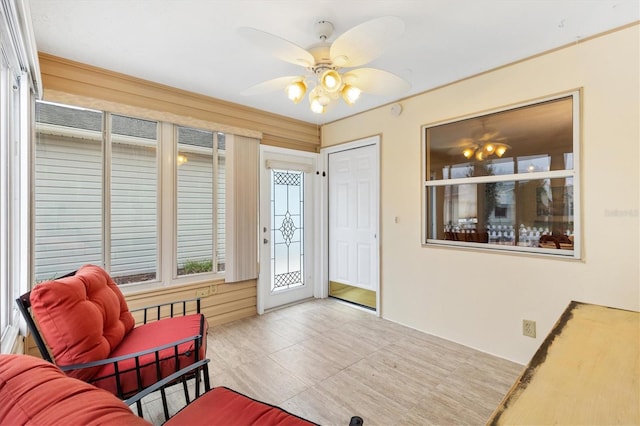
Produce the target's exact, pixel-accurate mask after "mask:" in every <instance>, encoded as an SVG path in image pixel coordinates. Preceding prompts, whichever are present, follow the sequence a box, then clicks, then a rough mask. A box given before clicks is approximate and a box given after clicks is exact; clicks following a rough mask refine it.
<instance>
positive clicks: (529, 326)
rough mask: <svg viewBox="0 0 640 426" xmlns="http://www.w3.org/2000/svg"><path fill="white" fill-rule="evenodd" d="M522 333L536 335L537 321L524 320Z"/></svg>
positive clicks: (530, 335)
mask: <svg viewBox="0 0 640 426" xmlns="http://www.w3.org/2000/svg"><path fill="white" fill-rule="evenodd" d="M522 334H523V335H525V336H529V337H533V338H535V337H536V322H535V321H533V320H522Z"/></svg>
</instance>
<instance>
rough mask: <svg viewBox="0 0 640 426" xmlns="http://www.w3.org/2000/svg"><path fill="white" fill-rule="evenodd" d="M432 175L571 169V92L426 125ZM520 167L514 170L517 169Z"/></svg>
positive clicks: (453, 175) (462, 175)
mask: <svg viewBox="0 0 640 426" xmlns="http://www.w3.org/2000/svg"><path fill="white" fill-rule="evenodd" d="M426 132H427V135H426V136H427V142H428V147H429V148H428V149H429V156H428V161H429V163H430V164H429V166H430V167H429V180H438V179H456V178H461V177H473V176H497V175H507V174H513V173H531V172H538V171H551V170H571V169H572V168H573V162H572V161H570V160H568V159H567V155H570V154H571V153H572V152H573V100H572V98H571V97H566V98H562V99H557V100H553V101H548V102H543V103H539V104H535V105H529V106H525V107H521V108H516V109H512V110H508V111H503V112H498V113H494V114H489V115H484V116H480V117H474V118H470V119H467V120H461V121H457V122H454V123H448V124H443V125H440V126H434V127H430V128H428V129H426ZM514 169H515V170H514Z"/></svg>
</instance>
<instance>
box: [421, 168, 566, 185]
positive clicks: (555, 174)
mask: <svg viewBox="0 0 640 426" xmlns="http://www.w3.org/2000/svg"><path fill="white" fill-rule="evenodd" d="M574 175H575V172H574V170H553V171H548V172H533V173H519V174H509V175H498V176H474V177H468V178H456V179H439V180H427V181H425V183H424V185H425V186H427V187H431V186H448V185H465V184H473V183H492V182H512V181H516V182H518V181H523V180H541V179H558V178H567V177H573V176H574Z"/></svg>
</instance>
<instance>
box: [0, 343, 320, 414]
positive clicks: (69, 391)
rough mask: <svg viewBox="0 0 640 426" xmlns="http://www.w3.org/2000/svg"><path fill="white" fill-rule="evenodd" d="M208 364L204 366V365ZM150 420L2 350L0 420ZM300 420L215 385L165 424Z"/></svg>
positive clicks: (91, 388) (47, 366) (49, 369)
mask: <svg viewBox="0 0 640 426" xmlns="http://www.w3.org/2000/svg"><path fill="white" fill-rule="evenodd" d="M205 367H206V366H205ZM97 424H114V425H115V424H117V425H123V426H124V425H146V426H148V425H150V423H148V422H147V421H146V420H144V419H143V418H140V417H138V416H136V415H135V414H134V413H133V412H132V411H131V409H130V408H129V407H128V406H127V405H126V404H125V403H124V402H122V401H121V400H120V399H118V398H117V397H116V396H115V395H113V394H111V393H110V392H107V391H105V390H103V389H99V388H97V387H95V386H92V385H90V384H88V383H86V382H83V381H81V380H78V379H74V378H71V377H68V376H67V375H65V374H64V373H63V372H62V371H61V370H60V369H59V368H57V367H56V366H55V365H53V364H51V363H48V362H46V361H44V360H41V359H39V358H35V357H31V356H27V355H0V425H12V426H13V425H65V426H71V425H97ZM314 424H315V423H312V422H309V421H307V420H304V419H302V418H300V417H297V416H295V415H293V414H291V413H288V412H286V411H284V410H282V409H280V408H278V407H274V406H271V405H268V404H265V403H262V402H259V401H256V400H254V399H251V398H249V397H247V396H244V395H242V394H239V393H237V392H234V391H232V390H230V389H228V388H225V387H217V388H213V389H211V390H210V391H208V392H206V393H204V394H203V395H202V396H200V397H199V398H197V399H196V400H194V401H193V402H191V403H190V404H189V405H187V406H186V407H185V408H183V409H182V410H181V411H179V412H178V413H177V414H176V415H175V416H173V417H172V418H171V419H169V420H168V421H167V422H166V423H165V425H167V426H177V425H192V426H197V425H225V426H230V425H238V426H239V425H274V426H308V425H314Z"/></svg>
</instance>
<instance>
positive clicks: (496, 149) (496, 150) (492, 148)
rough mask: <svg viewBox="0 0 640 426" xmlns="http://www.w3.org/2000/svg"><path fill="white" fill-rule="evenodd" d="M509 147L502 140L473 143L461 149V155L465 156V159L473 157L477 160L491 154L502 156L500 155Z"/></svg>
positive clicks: (484, 158)
mask: <svg viewBox="0 0 640 426" xmlns="http://www.w3.org/2000/svg"><path fill="white" fill-rule="evenodd" d="M510 148H511V147H510V146H509V145H507V144H506V143H502V142H491V141H489V142H485V143H482V144H480V145H478V144H473V145H471V146H468V147H466V148H464V149H463V150H462V155H464V156H465V158H466V159H468V160H470V159H471V158H473V157H475V159H476V160H478V161H483V160H486V159H488V158H489V157H491V156H492V155H495V156H497V157H498V158H502V156H503V155H504V154H505V153H506V152H507V150H509V149H510Z"/></svg>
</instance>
